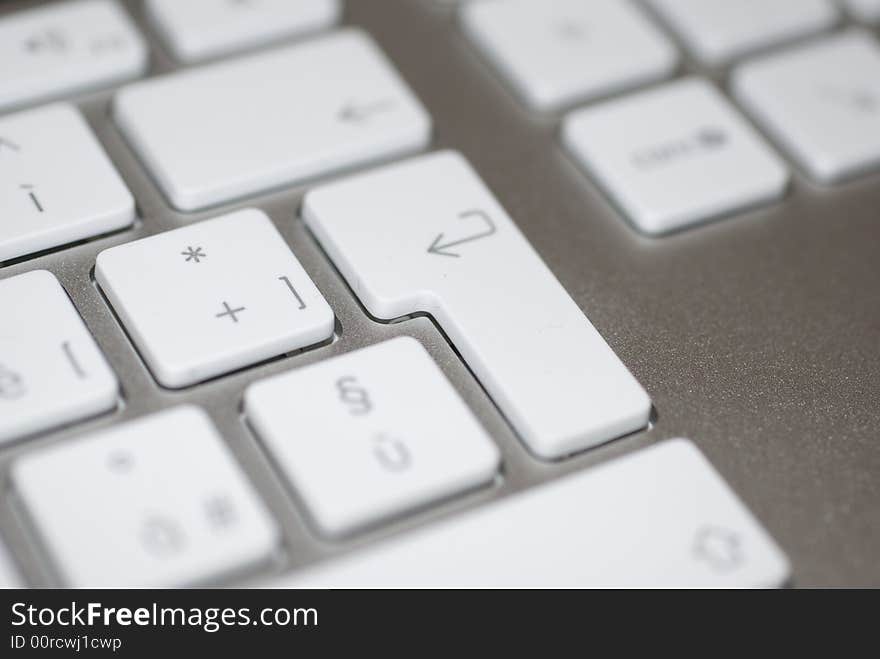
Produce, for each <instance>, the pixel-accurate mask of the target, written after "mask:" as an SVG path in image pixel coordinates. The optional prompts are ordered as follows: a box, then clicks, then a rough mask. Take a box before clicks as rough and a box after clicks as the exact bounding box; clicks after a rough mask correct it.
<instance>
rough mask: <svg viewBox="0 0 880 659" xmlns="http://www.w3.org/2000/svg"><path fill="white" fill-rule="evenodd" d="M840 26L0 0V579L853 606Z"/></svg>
mask: <svg viewBox="0 0 880 659" xmlns="http://www.w3.org/2000/svg"><path fill="white" fill-rule="evenodd" d="M878 20H880V2H876V1H874V0H850V1H845V0H841V1H840V2H838V3H834V2H831V1H830V0H809V1H807V0H765V1H764V2H751V1H749V2H741V3H730V2H724V1H722V0H641V1H636V0H595V1H594V2H593V1H591V2H585V1H582V0H559V1H558V2H546V1H543V0H467V1H461V2H441V1H438V0H348V2H341V1H337V0H300V1H299V2H295V3H291V2H282V1H280V0H258V1H257V0H245V1H241V0H197V1H195V0H194V1H193V2H185V3H184V2H170V1H165V0H143V1H140V0H127V1H123V0H61V1H56V2H46V3H37V2H33V1H20V0H14V1H13V2H6V3H3V4H2V5H0V71H2V75H0V479H2V486H3V488H4V494H3V499H2V501H0V585H15V584H19V583H24V584H27V585H33V586H41V585H63V586H126V585H131V586H191V585H259V586H276V587H279V586H280V587H299V586H309V587H311V586H330V587H344V586H354V587H362V586H369V587H395V586H561V587H566V586H582V587H595V586H719V587H725V586H762V587H763V586H779V585H784V584H786V583H788V582H789V581H790V579H791V578H793V580H794V582H795V583H804V584H826V585H830V584H841V583H848V584H864V583H872V582H874V583H877V582H880V573H878V566H877V564H876V555H877V552H878V550H880V539H878V536H877V529H878V525H877V520H878V519H880V505H878V503H877V502H878V501H880V492H878V490H877V488H878V485H877V479H876V474H877V470H878V469H880V453H878V449H877V448H876V442H875V441H872V440H874V439H875V436H874V435H875V430H874V429H875V428H876V424H877V422H880V405H878V404H877V401H878V400H880V389H878V382H880V335H878V333H877V332H878V330H877V328H878V327H880V318H878V313H880V299H878V290H880V289H878V286H877V282H878V281H880V280H878V276H880V272H878V262H880V259H878V258H877V254H876V248H877V245H878V244H880V225H878V223H877V221H876V210H875V209H876V207H877V203H878V201H880V198H878V193H877V189H878V188H877V173H876V170H877V169H878V168H880V138H878V137H877V136H878V135H880V43H878V41H877V27H876V23H875V21H878ZM819 184H821V186H822V187H820V185H819ZM844 210H845V211H846V212H844ZM844 214H846V215H848V217H841V215H844ZM844 223H846V225H845V226H844ZM859 284H861V285H859ZM594 325H595V326H594ZM681 437H690V438H691V440H686V439H680V438H681ZM701 449H702V450H701ZM704 452H705V454H706V455H704V454H703V453H704ZM707 456H708V457H707ZM713 465H714V466H713ZM719 472H720V473H719ZM725 480H730V481H731V483H732V484H733V488H731V487H729V486H728V485H727V484H726V483H725ZM734 492H737V493H738V495H739V496H738V495H737V494H734ZM741 499H742V500H744V501H745V502H746V504H747V505H746V504H744V503H743V501H742V500H741ZM749 508H752V509H753V510H754V511H755V513H756V514H755V515H753V514H752V513H751V512H749ZM759 520H760V521H759ZM764 525H766V527H767V528H768V529H769V533H768V531H766V530H765V529H764ZM819 536H821V537H819ZM773 537H776V538H777V539H778V540H779V543H778V544H777V542H776V541H775V540H774V539H773ZM2 545H5V547H3V546H2ZM780 547H781V548H780ZM786 554H787V555H788V556H786ZM7 555H8V558H7ZM789 557H791V559H789Z"/></svg>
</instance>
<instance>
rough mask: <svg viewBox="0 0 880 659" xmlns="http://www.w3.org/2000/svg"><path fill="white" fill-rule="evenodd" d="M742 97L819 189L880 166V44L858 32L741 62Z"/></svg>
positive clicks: (736, 79)
mask: <svg viewBox="0 0 880 659" xmlns="http://www.w3.org/2000/svg"><path fill="white" fill-rule="evenodd" d="M732 87H733V90H734V93H735V94H736V97H737V98H738V99H739V101H740V102H741V103H742V104H743V105H745V106H746V107H747V108H748V109H749V110H750V111H751V112H752V113H753V114H754V116H755V118H756V119H757V120H758V121H759V122H760V123H761V124H762V125H763V126H764V128H765V129H766V130H767V131H768V132H769V133H771V134H772V135H773V137H774V138H775V139H776V140H777V141H779V142H780V143H781V144H782V145H783V146H784V147H785V148H786V149H787V150H788V151H789V152H790V153H791V154H792V155H794V157H795V158H796V159H797V160H798V162H799V163H800V165H801V166H802V167H803V168H804V169H805V170H807V172H808V173H809V174H810V176H812V177H813V178H814V179H816V180H817V181H819V182H821V183H835V182H837V181H840V180H843V179H846V178H849V177H851V176H854V175H857V174H860V173H862V172H865V171H867V170H870V169H876V168H877V167H880V44H878V43H877V40H876V39H875V38H874V37H873V36H872V35H870V34H869V33H867V32H864V31H862V30H860V29H853V30H851V31H848V32H844V33H842V34H839V35H836V36H833V37H829V38H827V39H823V40H821V41H816V42H814V43H812V44H810V45H808V46H802V47H800V48H797V49H793V50H788V51H786V52H784V53H780V54H777V55H773V56H769V57H766V58H762V59H758V60H755V61H752V62H748V63H746V64H743V65H742V66H741V67H740V68H739V69H738V70H736V71H735V72H734V75H733V77H732Z"/></svg>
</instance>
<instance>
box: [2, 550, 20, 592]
mask: <svg viewBox="0 0 880 659" xmlns="http://www.w3.org/2000/svg"><path fill="white" fill-rule="evenodd" d="M21 587H22V583H21V577H20V576H19V574H18V570H16V569H15V565H14V564H13V562H12V557H11V556H10V555H9V552H8V551H7V550H6V548H5V547H4V546H3V544H2V543H0V589H3V588H21Z"/></svg>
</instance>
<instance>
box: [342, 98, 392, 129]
mask: <svg viewBox="0 0 880 659" xmlns="http://www.w3.org/2000/svg"><path fill="white" fill-rule="evenodd" d="M392 107H394V103H393V102H392V101H376V102H375V103H355V102H354V101H349V102H348V103H346V104H345V105H344V106H342V109H340V110H339V114H338V115H337V117H338V119H339V120H340V121H344V122H346V123H352V124H359V123H361V122H363V121H366V120H367V119H369V118H370V117H372V116H373V115H376V114H379V113H381V112H387V111H388V110H390V109H391V108H392Z"/></svg>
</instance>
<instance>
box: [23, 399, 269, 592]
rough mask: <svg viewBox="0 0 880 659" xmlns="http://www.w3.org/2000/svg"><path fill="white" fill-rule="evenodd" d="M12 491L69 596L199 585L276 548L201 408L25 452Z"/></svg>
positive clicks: (262, 512) (265, 519)
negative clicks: (77, 590)
mask: <svg viewBox="0 0 880 659" xmlns="http://www.w3.org/2000/svg"><path fill="white" fill-rule="evenodd" d="M12 481H13V486H14V487H15V489H16V491H17V493H18V495H19V496H20V497H21V500H22V502H23V505H24V508H25V512H26V513H27V515H28V516H29V518H30V520H31V522H32V523H33V524H34V527H35V528H36V530H37V534H38V536H39V538H40V539H41V540H42V541H43V542H44V543H45V544H46V545H47V547H48V550H49V554H50V556H51V558H52V559H53V560H54V562H55V565H56V567H57V568H58V570H59V572H60V573H61V577H62V579H63V582H64V584H65V585H66V586H72V587H95V588H99V587H105V588H107V587H121V586H142V587H163V586H164V587H173V586H184V585H191V584H196V583H202V582H204V581H206V580H209V579H212V580H216V579H219V578H222V577H223V576H225V575H226V574H228V573H230V572H234V571H239V570H242V569H245V568H248V567H251V566H253V565H255V564H258V563H260V562H261V561H265V560H267V559H268V558H269V557H270V555H271V553H272V552H273V550H274V549H275V546H276V543H277V541H278V530H277V528H276V526H275V522H274V520H272V518H271V517H270V516H269V514H268V512H267V511H266V509H265V507H264V506H263V503H262V501H261V500H260V499H259V497H258V496H257V495H256V493H255V492H254V490H253V488H252V486H251V484H250V482H248V480H247V479H246V478H245V476H244V474H243V473H242V472H241V470H240V468H239V467H238V465H237V464H236V463H235V461H234V460H233V458H232V455H231V454H230V453H229V450H228V449H227V448H226V447H225V446H224V445H223V442H222V441H221V440H220V437H219V435H218V434H217V431H216V430H215V428H214V426H213V424H212V423H211V421H210V420H209V419H208V417H207V415H206V414H205V413H204V412H202V411H201V410H200V409H198V408H195V407H176V408H173V409H170V410H167V411H165V412H161V413H159V414H154V415H152V416H148V417H143V418H141V419H138V420H136V421H132V422H129V423H126V424H124V425H121V426H117V427H115V428H112V429H110V430H106V431H103V432H101V433H98V434H95V435H92V436H89V437H87V438H85V439H79V440H74V441H68V442H65V443H63V444H56V445H55V446H52V447H50V448H47V449H43V450H41V451H37V452H36V453H30V454H28V455H26V456H25V457H23V458H21V459H19V460H18V461H17V462H15V463H13V466H12Z"/></svg>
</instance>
